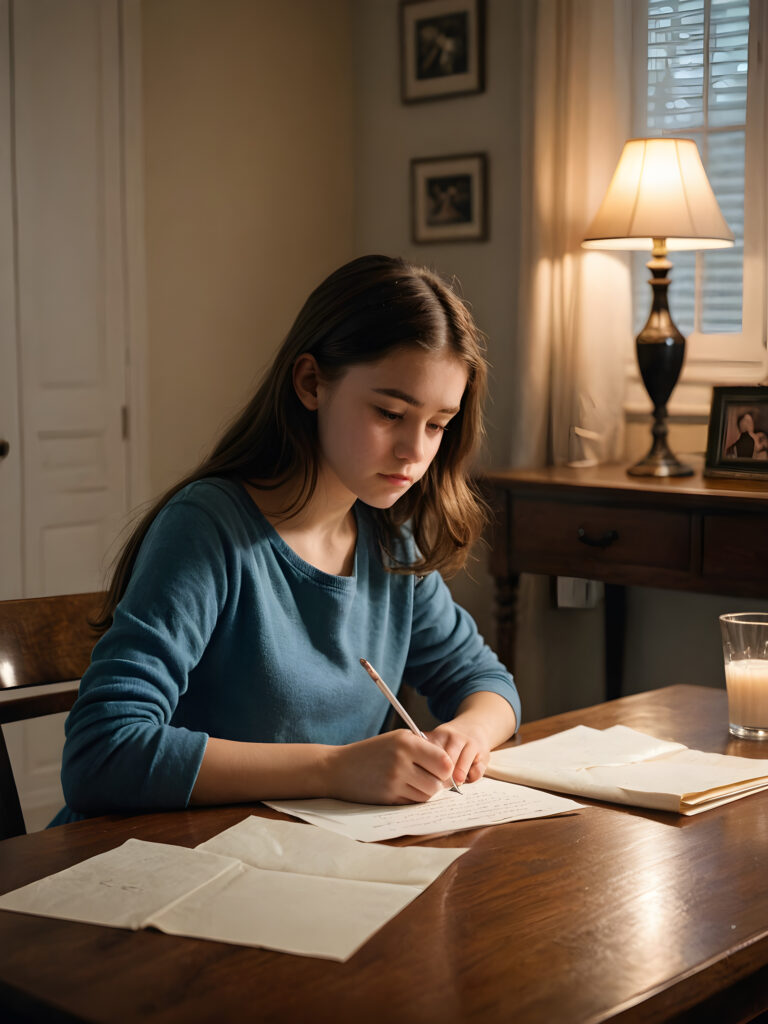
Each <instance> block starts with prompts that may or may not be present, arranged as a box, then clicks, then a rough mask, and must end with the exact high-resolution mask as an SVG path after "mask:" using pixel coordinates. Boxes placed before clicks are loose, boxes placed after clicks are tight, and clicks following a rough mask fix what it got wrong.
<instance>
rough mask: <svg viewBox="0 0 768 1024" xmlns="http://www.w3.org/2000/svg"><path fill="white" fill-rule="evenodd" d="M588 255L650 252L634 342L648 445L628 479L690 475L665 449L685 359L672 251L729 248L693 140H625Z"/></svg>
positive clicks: (590, 233)
mask: <svg viewBox="0 0 768 1024" xmlns="http://www.w3.org/2000/svg"><path fill="white" fill-rule="evenodd" d="M581 244H582V246H583V247H584V248H585V249H651V250H652V257H651V259H650V260H649V261H648V263H646V266H647V267H648V269H649V270H650V272H651V278H650V281H649V283H650V285H651V288H652V289H653V302H652V305H651V312H650V315H649V317H648V321H647V323H646V324H645V327H643V329H642V331H640V333H639V334H638V336H637V339H636V349H637V362H638V365H639V368H640V375H641V376H642V378H643V383H644V384H645V388H646V390H647V392H648V394H649V395H650V398H651V401H652V402H653V426H652V428H651V433H652V435H653V444H652V445H651V449H650V451H649V452H648V454H647V455H646V456H645V458H644V459H641V460H640V462H638V463H637V464H636V465H634V466H631V467H630V468H629V469H628V470H627V472H628V473H629V474H630V475H631V476H690V474H691V473H693V470H692V469H691V467H690V466H686V465H685V464H684V463H682V462H680V461H679V460H678V459H677V458H676V456H675V455H674V454H673V453H672V451H671V450H670V447H669V445H668V443H667V401H668V400H669V396H670V395H671V394H672V391H673V389H674V387H675V384H676V383H677V378H678V377H679V375H680V370H681V368H682V365H683V357H684V355H685V338H684V337H683V335H682V334H681V333H680V331H679V330H678V329H677V327H676V326H675V324H674V322H673V320H672V317H671V316H670V313H669V304H668V300H667V288H668V286H669V271H670V269H671V267H672V264H671V262H670V261H669V260H668V259H667V252H668V251H669V250H670V249H724V248H726V247H727V246H730V245H733V232H732V231H731V230H730V228H729V227H728V225H727V224H726V223H725V219H724V217H723V215H722V213H721V212H720V207H719V206H718V203H717V200H716V199H715V195H714V192H713V191H712V186H711V185H710V184H709V180H708V178H707V174H706V171H705V170H704V167H703V165H702V163H701V157H700V156H699V150H698V148H697V146H696V143H695V142H694V141H693V139H629V141H627V142H625V143H624V149H623V150H622V153H621V157H620V158H619V162H618V164H617V166H616V170H615V171H614V172H613V178H612V179H611V183H610V185H609V186H608V191H607V192H606V194H605V198H604V199H603V202H602V205H601V206H600V209H599V210H598V211H597V214H596V216H595V219H594V220H593V221H592V223H591V225H590V227H589V230H588V231H587V233H586V236H585V238H584V241H583V242H582V243H581Z"/></svg>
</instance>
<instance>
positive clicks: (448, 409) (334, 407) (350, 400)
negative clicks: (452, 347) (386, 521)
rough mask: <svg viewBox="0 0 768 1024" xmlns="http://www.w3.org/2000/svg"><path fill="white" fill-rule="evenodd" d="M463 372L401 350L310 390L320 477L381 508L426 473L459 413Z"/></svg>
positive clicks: (447, 357)
mask: <svg viewBox="0 0 768 1024" xmlns="http://www.w3.org/2000/svg"><path fill="white" fill-rule="evenodd" d="M466 385H467V368H466V366H465V365H464V363H463V362H461V360H459V359H458V358H457V357H456V356H454V355H453V354H445V353H432V352H425V351H423V350H422V349H419V348H401V349H398V350H396V351H395V352H392V353H390V354H389V355H387V356H385V357H384V358H383V359H380V360H379V361H378V362H375V363H367V364H363V365H361V366H352V367H350V368H349V369H348V370H347V371H346V372H345V373H344V375H343V376H342V377H341V378H340V379H338V380H336V381H334V382H333V383H330V384H323V383H319V384H318V386H317V417H318V434H319V440H320V452H321V467H322V468H321V473H322V476H323V478H324V482H325V483H326V485H329V486H331V487H332V488H333V489H336V488H339V489H341V488H343V489H344V490H345V491H346V492H348V494H349V495H351V496H352V497H353V500H354V498H360V500H361V501H364V502H365V503H366V504H367V505H372V506H373V507H374V508H389V507H390V506H391V505H393V504H394V503H395V502H396V501H397V499H398V498H400V497H402V495H403V494H405V492H406V491H407V490H408V488H409V487H411V486H412V485H413V484H414V483H415V482H416V481H417V480H419V479H420V478H421V477H422V476H423V475H424V474H425V473H426V471H427V469H428V467H429V464H430V462H432V460H433V459H434V457H435V455H436V454H437V450H438V448H439V447H440V442H441V440H442V437H443V433H444V432H445V430H446V429H450V422H451V419H452V418H453V417H454V416H455V415H456V413H457V412H458V411H459V406H460V404H461V398H462V395H463V394H464V389H465V387H466Z"/></svg>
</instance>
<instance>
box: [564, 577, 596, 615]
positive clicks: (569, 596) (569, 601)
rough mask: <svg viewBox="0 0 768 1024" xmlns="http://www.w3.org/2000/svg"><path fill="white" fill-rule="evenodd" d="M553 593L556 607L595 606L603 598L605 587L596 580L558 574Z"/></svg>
mask: <svg viewBox="0 0 768 1024" xmlns="http://www.w3.org/2000/svg"><path fill="white" fill-rule="evenodd" d="M555 593H556V600H557V607H558V608H596V607H597V605H599V604H600V602H601V601H602V599H603V596H604V593H605V588H604V587H603V584H602V583H598V582H597V581H596V580H582V579H578V578H577V577H575V576H558V577H557V588H556V591H555Z"/></svg>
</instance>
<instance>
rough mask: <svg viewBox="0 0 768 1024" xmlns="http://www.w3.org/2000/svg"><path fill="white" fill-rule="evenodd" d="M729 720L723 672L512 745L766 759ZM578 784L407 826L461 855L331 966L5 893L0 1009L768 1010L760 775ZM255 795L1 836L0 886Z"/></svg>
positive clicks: (93, 1017)
mask: <svg viewBox="0 0 768 1024" xmlns="http://www.w3.org/2000/svg"><path fill="white" fill-rule="evenodd" d="M727 720H728V716H727V705H726V697H725V692H724V691H722V690H717V689H709V688H704V687H697V686H688V685H676V686H671V687H667V688H663V689H659V690H653V691H649V692H647V693H641V694H636V695H633V696H628V697H622V698H620V699H618V700H614V701H609V702H607V703H604V704H600V705H597V706H595V707H591V708H587V709H584V710H579V711H571V712H568V713H566V714H561V715H557V716H554V717H551V718H547V719H543V720H541V721H538V722H531V723H529V724H526V725H523V727H522V728H521V730H520V733H519V735H518V737H517V738H516V740H515V741H514V742H516V743H525V742H527V741H529V740H533V739H539V738H541V737H543V736H546V735H549V734H551V733H553V732H557V731H560V730H562V729H566V728H569V727H571V726H573V725H577V724H585V725H589V726H594V727H597V728H605V727H607V726H610V725H614V724H617V723H621V724H624V725H628V726H630V727H632V728H634V729H638V730H641V731H644V732H647V733H650V734H652V735H654V736H658V737H661V738H664V739H671V740H677V741H680V742H682V743H685V744H687V745H688V746H690V747H693V748H697V749H701V750H711V751H717V752H721V753H729V754H737V755H740V756H744V757H757V758H762V757H768V744H765V745H762V744H760V743H757V742H750V741H747V740H735V739H733V738H730V737H729V735H728V728H727ZM582 803H583V806H582V808H581V809H580V810H578V811H576V812H575V813H571V814H567V815H562V816H558V817H551V818H539V819H535V820H531V821H519V822H511V823H509V824H505V825H495V826H492V827H486V828H480V829H473V830H471V831H465V832H460V833H454V834H452V835H449V836H443V837H440V838H432V839H427V840H422V842H426V843H427V844H428V845H433V846H450V847H467V848H468V852H467V853H466V854H465V855H464V856H463V857H460V858H459V859H458V861H456V862H455V863H454V864H453V865H452V866H451V867H450V868H449V869H448V870H447V871H446V872H445V873H444V874H443V875H441V876H440V877H439V878H438V879H437V881H436V882H435V883H434V884H432V885H431V886H430V887H429V888H428V889H427V890H426V891H425V892H424V893H423V894H422V895H421V896H419V897H418V898H417V899H416V900H415V901H414V902H413V903H411V904H410V905H409V906H408V907H407V908H406V909H405V910H403V911H402V912H401V913H400V914H398V915H397V916H396V917H395V918H394V919H393V920H391V921H390V922H389V923H388V924H387V925H386V926H385V927H383V928H382V929H381V930H380V931H379V932H378V933H376V934H375V935H374V936H373V937H372V938H371V939H370V940H369V941H368V942H367V943H366V944H365V945H364V946H363V947H362V948H361V949H360V950H358V952H357V953H355V954H354V956H352V957H351V959H349V960H348V961H347V962H346V963H337V962H332V961H328V960H322V959H313V958H310V957H303V956H293V955H288V954H285V953H276V952H272V951H270V950H264V949H255V948H250V947H245V946H236V945H227V944H224V943H219V942H209V941H201V940H197V939H190V938H180V937H175V936H171V935H165V934H162V933H160V932H156V931H152V930H144V931H138V932H130V931H124V930H120V929H116V928H105V927H101V926H96V925H87V924H80V923H76V922H73V921H63V920H55V919H50V918H43V917H34V916H31V915H26V914H17V913H10V912H7V911H6V912H0V1020H33V1021H41V1020H45V1021H73V1020H77V1021H92V1022H110V1024H111V1022H120V1021H125V1022H128V1021H131V1022H134V1021H135V1022H139V1021H141V1022H143V1024H148V1022H157V1024H160V1022H163V1024H166V1022H167V1024H170V1022H182V1021H183V1022H185V1024H189V1022H197V1021H217V1022H221V1024H225V1022H229V1021H240V1020H242V1021H246V1020H254V1021H268V1022H286V1024H287V1022H290V1024H296V1022H324V1021H334V1022H336V1024H346V1022H351V1021H355V1022H357V1021H360V1022H364V1024H375V1022H384V1021H387V1022H390V1021H392V1022H398V1024H409V1022H413V1024H417V1022H418V1024H422V1022H423V1024H426V1022H430V1024H431V1022H440V1024H452V1022H457V1024H458V1022H464V1021H482V1022H484V1024H496V1022H498V1024H502V1022H503V1024H510V1022H513V1021H514V1022H515V1024H526V1022H535V1024H558V1022H563V1024H566V1022H567V1024H580V1022H598V1021H607V1020H616V1021H626V1022H640V1021H642V1022H651V1021H671V1020H675V1021H691V1022H693V1021H709V1020H712V1021H717V1022H720V1024H723V1022H729V1021H732V1022H736V1021H738V1022H742V1021H748V1020H753V1019H754V1018H755V1017H756V1016H757V1015H758V1014H760V1013H761V1012H764V1011H766V1010H768V791H765V792H762V793H756V794H753V795H751V796H748V797H745V798H743V799H740V800H736V801H734V802H732V803H728V804H725V805H722V806H720V807H717V808H714V809H712V810H709V811H706V812H704V813H702V814H699V815H694V816H692V817H683V816H681V815H676V814H672V813H661V812H653V811H646V810H642V809H639V808H637V809H636V808H629V807H623V806H618V805H610V804H602V803H597V802H595V801H587V800H584V801H582ZM249 814H257V815H265V816H268V817H280V815H277V814H276V813H275V812H273V811H269V810H267V809H266V808H264V807H263V806H261V805H259V804H256V805H238V806H230V807H218V808H210V809H209V808H205V809H199V808H198V809H194V810H183V811H169V812H164V813H152V814H144V815H137V816H120V815H108V816H105V817H99V818H92V819H90V820H87V821H83V822H78V823H76V824H71V825H65V826H61V827H59V828H54V829H48V830H45V831H42V832H37V833H33V834H30V835H26V836H19V837H17V838H13V839H8V840H5V841H4V842H2V843H0V890H1V891H3V892H5V891H9V890H11V889H15V888H17V887H19V886H21V885H24V884H26V883H28V882H31V881H33V880H35V879H38V878H42V877H44V876H46V875H49V874H51V873H53V872H56V871H60V870H62V869H63V868H67V867H69V866H70V865H72V864H75V863H77V862H79V861H82V860H84V859H86V858H88V857H91V856H94V855H95V854H99V853H103V852H104V851H106V850H109V849H112V848H114V847H116V846H118V845H119V844H121V843H122V842H124V841H125V840H126V839H128V838H129V837H131V836H136V837H138V838H140V839H144V840H149V841H156V842H164V843H176V844H179V845H181V846H189V847H191V846H194V845H196V844H197V843H200V842H202V841H203V840H206V839H208V838H210V837H211V836H213V835H214V834H216V833H217V832H220V831H221V830H222V829H225V828H227V827H229V826H230V825H233V824H235V823H236V822H238V821H240V820H242V819H243V818H244V817H246V816H247V815H249ZM306 827H307V828H311V827H313V826H309V825H307V826H306ZM410 842H416V840H408V839H402V840H397V841H396V843H397V844H401V845H403V844H408V843H410Z"/></svg>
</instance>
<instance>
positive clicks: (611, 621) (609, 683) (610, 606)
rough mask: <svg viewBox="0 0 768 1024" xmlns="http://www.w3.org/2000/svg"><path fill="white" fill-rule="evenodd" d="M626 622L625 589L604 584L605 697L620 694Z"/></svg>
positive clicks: (618, 695) (613, 696) (615, 585)
mask: <svg viewBox="0 0 768 1024" xmlns="http://www.w3.org/2000/svg"><path fill="white" fill-rule="evenodd" d="M626 624H627V590H626V587H622V586H619V585H618V584H616V583H606V584H605V699H606V700H614V699H615V698H616V697H620V696H621V689H622V679H623V676H624V639H625V636H626Z"/></svg>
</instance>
